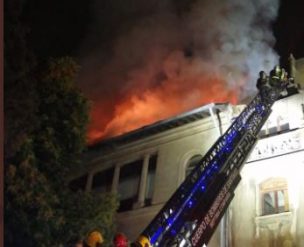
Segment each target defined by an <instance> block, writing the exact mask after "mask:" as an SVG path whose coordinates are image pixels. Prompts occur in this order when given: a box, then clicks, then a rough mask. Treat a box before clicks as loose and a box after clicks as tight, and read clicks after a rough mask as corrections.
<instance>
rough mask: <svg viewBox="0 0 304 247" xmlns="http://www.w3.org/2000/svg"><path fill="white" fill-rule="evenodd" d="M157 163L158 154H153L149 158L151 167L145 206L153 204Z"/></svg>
mask: <svg viewBox="0 0 304 247" xmlns="http://www.w3.org/2000/svg"><path fill="white" fill-rule="evenodd" d="M156 163H157V155H153V156H151V157H150V159H149V168H148V175H147V182H146V193H145V206H149V205H151V202H152V196H153V190H154V181H155V172H156Z"/></svg>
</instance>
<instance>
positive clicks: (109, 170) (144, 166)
mask: <svg viewBox="0 0 304 247" xmlns="http://www.w3.org/2000/svg"><path fill="white" fill-rule="evenodd" d="M244 107H245V106H243V105H237V106H233V105H230V104H209V105H206V106H203V107H200V108H197V109H195V110H193V111H191V112H187V113H185V114H182V115H180V116H177V117H175V118H172V119H168V120H165V121H160V122H157V123H155V124H153V125H150V126H146V127H143V128H141V129H138V130H136V131H133V132H130V133H127V134H125V135H122V136H119V137H116V138H113V139H111V140H108V141H105V142H103V143H100V144H98V145H95V146H94V147H92V148H91V149H90V150H89V152H87V154H86V156H85V158H84V162H85V163H86V168H85V170H83V171H78V173H77V174H75V176H74V177H73V179H72V182H71V183H70V185H71V188H73V189H78V188H81V189H84V190H86V191H94V192H96V193H102V192H111V191H112V192H115V193H117V194H118V197H119V200H120V207H119V209H118V213H117V226H118V231H120V232H123V233H125V234H126V235H127V236H128V237H129V238H130V239H131V240H134V239H135V238H136V237H137V236H138V235H139V234H140V232H141V231H143V230H144V228H145V227H146V226H147V224H148V223H149V222H150V220H151V219H152V218H153V217H154V216H155V215H156V213H157V212H158V211H159V210H160V209H161V207H162V206H163V205H164V203H165V202H166V201H167V200H168V198H169V197H170V196H171V195H172V194H173V192H174V191H175V190H176V189H177V187H178V186H179V185H180V184H181V183H182V181H183V180H184V179H185V176H186V175H187V174H188V173H189V171H191V169H192V168H193V167H194V166H195V164H196V162H197V161H198V160H199V159H201V158H202V157H203V155H204V154H205V153H206V152H207V151H208V149H209V148H210V147H211V145H212V144H213V143H214V142H215V141H216V139H217V138H218V137H219V136H220V135H221V134H222V133H223V132H224V131H225V130H226V129H227V128H228V127H229V125H230V124H231V122H232V121H233V119H234V118H235V117H237V116H238V114H239V113H240V112H241V111H242V110H243V109H244ZM303 174H304V92H303V91H300V93H299V94H295V95H293V96H290V97H287V98H284V99H281V100H279V101H277V102H276V103H275V105H274V106H273V112H272V114H271V115H270V117H269V119H268V120H267V122H266V123H265V125H264V126H263V128H262V130H261V132H260V139H259V141H258V142H257V144H256V146H255V148H254V150H253V151H252V153H251V155H250V157H249V159H248V160H247V163H246V164H245V165H244V167H243V169H242V172H241V176H242V180H241V182H240V184H239V186H238V188H237V189H236V191H235V197H234V199H233V201H232V203H231V205H230V206H229V208H228V210H227V212H226V214H225V216H224V217H223V220H222V221H221V223H220V225H219V226H218V229H217V230H216V232H215V233H214V235H213V237H212V239H211V241H210V243H209V245H208V246H234V247H238V246H242V247H243V246H259V247H260V246H261V247H263V246H265V247H266V246H267V247H268V246H271V247H281V246H282V247H288V246H293V247H294V246H304V221H303V220H302V219H304V176H303Z"/></svg>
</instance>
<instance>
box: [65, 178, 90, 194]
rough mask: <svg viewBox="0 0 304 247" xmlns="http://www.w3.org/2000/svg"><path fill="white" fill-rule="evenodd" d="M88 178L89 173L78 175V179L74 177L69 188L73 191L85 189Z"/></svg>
mask: <svg viewBox="0 0 304 247" xmlns="http://www.w3.org/2000/svg"><path fill="white" fill-rule="evenodd" d="M87 178H88V174H85V175H83V176H81V177H78V178H76V179H73V180H72V181H71V182H70V183H69V188H70V189H71V190H72V191H75V192H76V191H79V190H81V191H84V190H85V187H86V184H87Z"/></svg>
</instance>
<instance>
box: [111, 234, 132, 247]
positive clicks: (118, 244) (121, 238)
mask: <svg viewBox="0 0 304 247" xmlns="http://www.w3.org/2000/svg"><path fill="white" fill-rule="evenodd" d="M113 243H114V246H115V247H128V239H127V237H126V236H125V235H124V234H122V233H117V234H116V235H115V237H114V240H113Z"/></svg>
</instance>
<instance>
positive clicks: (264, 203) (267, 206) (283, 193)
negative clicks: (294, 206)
mask: <svg viewBox="0 0 304 247" xmlns="http://www.w3.org/2000/svg"><path fill="white" fill-rule="evenodd" d="M260 198H261V211H262V215H270V214H279V213H283V212H287V211H288V210H289V203H288V187H287V181H286V180H285V179H284V178H270V179H268V180H266V181H264V182H263V183H261V184H260Z"/></svg>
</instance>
